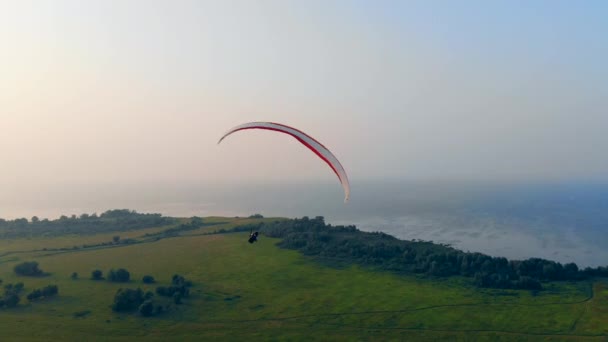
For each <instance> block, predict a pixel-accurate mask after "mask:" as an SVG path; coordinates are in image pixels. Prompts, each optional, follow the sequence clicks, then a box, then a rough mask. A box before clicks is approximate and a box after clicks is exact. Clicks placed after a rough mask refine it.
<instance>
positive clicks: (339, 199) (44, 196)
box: [0, 182, 608, 266]
mask: <svg viewBox="0 0 608 342" xmlns="http://www.w3.org/2000/svg"><path fill="white" fill-rule="evenodd" d="M352 185H353V186H352V196H351V201H350V202H349V203H348V204H344V203H343V194H342V189H341V187H340V186H339V184H337V183H328V184H318V183H310V184H282V185H277V184H275V185H267V184H266V185H265V184H248V185H222V186H219V185H205V184H170V183H149V184H143V183H142V184H83V183H81V184H63V185H53V186H40V185H38V186H34V185H32V186H29V187H26V188H15V187H12V188H9V187H4V188H3V189H1V190H2V191H1V192H0V217H3V218H11V219H13V218H17V217H28V218H29V217H32V216H34V215H36V216H38V217H40V218H44V217H47V218H56V217H59V216H60V215H62V214H65V215H71V214H76V215H79V214H81V213H85V212H86V213H93V212H96V213H101V212H103V211H105V210H108V209H114V208H129V209H134V210H137V211H140V212H158V213H162V214H164V215H170V216H195V215H196V216H209V215H223V216H248V215H250V214H253V213H261V214H263V215H265V216H283V217H300V216H304V215H306V216H311V217H314V216H324V217H325V218H326V221H327V222H329V223H331V224H354V225H356V226H357V227H358V228H359V229H362V230H366V231H383V232H386V233H388V234H391V235H394V236H396V237H399V238H403V239H422V240H432V241H435V242H442V243H449V244H452V245H453V246H455V247H457V248H459V249H462V250H465V251H466V250H469V251H478V252H483V253H487V254H490V255H495V256H505V257H508V258H514V259H522V258H529V257H542V258H546V259H551V260H556V261H560V262H571V261H574V262H576V263H577V264H579V266H598V265H608V185H605V184H572V183H570V184H564V183H560V184H524V183H516V184H487V183H486V184H479V183H448V182H418V183H414V182H353V184H352Z"/></svg>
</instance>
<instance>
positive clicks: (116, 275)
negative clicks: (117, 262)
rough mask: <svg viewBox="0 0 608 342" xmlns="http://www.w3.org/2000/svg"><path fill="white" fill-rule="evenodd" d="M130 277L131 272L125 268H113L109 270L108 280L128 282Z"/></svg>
mask: <svg viewBox="0 0 608 342" xmlns="http://www.w3.org/2000/svg"><path fill="white" fill-rule="evenodd" d="M130 279H131V274H130V273H129V271H127V270H125V269H124V268H119V269H117V270H114V269H111V270H110V272H108V280H109V281H112V282H115V283H127V282H129V280H130Z"/></svg>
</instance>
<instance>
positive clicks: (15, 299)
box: [4, 292, 21, 308]
mask: <svg viewBox="0 0 608 342" xmlns="http://www.w3.org/2000/svg"><path fill="white" fill-rule="evenodd" d="M20 300H21V298H19V295H18V294H16V293H14V292H11V293H9V294H7V295H5V296H4V305H6V307H8V308H14V307H15V306H17V304H19V301H20Z"/></svg>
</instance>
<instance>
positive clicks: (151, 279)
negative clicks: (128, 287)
mask: <svg viewBox="0 0 608 342" xmlns="http://www.w3.org/2000/svg"><path fill="white" fill-rule="evenodd" d="M142 281H143V282H144V284H154V283H155V282H156V281H155V280H154V277H153V276H151V275H145V276H144V277H143V278H142Z"/></svg>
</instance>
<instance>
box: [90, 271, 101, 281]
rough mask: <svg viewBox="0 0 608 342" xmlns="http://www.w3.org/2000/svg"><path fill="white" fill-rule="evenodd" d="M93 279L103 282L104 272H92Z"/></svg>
mask: <svg viewBox="0 0 608 342" xmlns="http://www.w3.org/2000/svg"><path fill="white" fill-rule="evenodd" d="M91 279H93V280H103V272H101V270H94V271H93V272H91Z"/></svg>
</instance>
